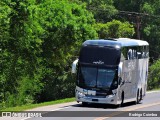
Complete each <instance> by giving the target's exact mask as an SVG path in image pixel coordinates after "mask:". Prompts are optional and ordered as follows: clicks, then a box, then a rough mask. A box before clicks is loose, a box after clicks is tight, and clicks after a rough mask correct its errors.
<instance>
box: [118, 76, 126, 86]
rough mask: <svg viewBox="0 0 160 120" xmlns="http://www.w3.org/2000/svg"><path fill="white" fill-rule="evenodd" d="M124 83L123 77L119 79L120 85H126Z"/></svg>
mask: <svg viewBox="0 0 160 120" xmlns="http://www.w3.org/2000/svg"><path fill="white" fill-rule="evenodd" d="M124 83H125V82H124V81H122V78H121V77H119V85H124Z"/></svg>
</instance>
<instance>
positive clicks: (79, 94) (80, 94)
mask: <svg viewBox="0 0 160 120" xmlns="http://www.w3.org/2000/svg"><path fill="white" fill-rule="evenodd" d="M77 93H78V97H84V96H85V94H84V93H83V92H80V91H77Z"/></svg>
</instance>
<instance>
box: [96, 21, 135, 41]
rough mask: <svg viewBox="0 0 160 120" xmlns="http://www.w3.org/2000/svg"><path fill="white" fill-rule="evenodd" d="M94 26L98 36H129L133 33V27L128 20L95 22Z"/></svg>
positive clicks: (102, 37)
mask: <svg viewBox="0 0 160 120" xmlns="http://www.w3.org/2000/svg"><path fill="white" fill-rule="evenodd" d="M95 28H96V30H97V33H98V35H99V38H101V39H104V38H119V37H131V36H133V34H134V29H133V26H132V25H131V24H129V23H128V22H124V23H123V22H120V21H118V20H113V21H111V22H107V23H106V24H103V23H98V24H95Z"/></svg>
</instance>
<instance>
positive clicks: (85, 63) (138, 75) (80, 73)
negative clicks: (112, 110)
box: [72, 38, 149, 105]
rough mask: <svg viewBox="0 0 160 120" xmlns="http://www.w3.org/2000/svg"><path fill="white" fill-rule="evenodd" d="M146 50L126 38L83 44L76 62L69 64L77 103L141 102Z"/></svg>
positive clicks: (146, 69) (143, 91)
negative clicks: (74, 84)
mask: <svg viewBox="0 0 160 120" xmlns="http://www.w3.org/2000/svg"><path fill="white" fill-rule="evenodd" d="M148 47H149V44H148V43H147V42H146V41H142V40H135V39H129V38H119V39H108V40H87V41H85V42H84V43H83V45H82V48H81V51H80V56H79V59H77V60H76V61H74V62H73V64H72V73H76V76H77V77H76V89H75V94H76V95H75V96H76V100H77V102H82V103H104V104H114V105H118V104H123V103H126V102H131V101H136V102H137V103H138V102H139V101H140V100H142V99H143V97H144V96H145V94H146V88H147V76H148V60H149V50H148V49H149V48H148ZM76 70H77V71H76Z"/></svg>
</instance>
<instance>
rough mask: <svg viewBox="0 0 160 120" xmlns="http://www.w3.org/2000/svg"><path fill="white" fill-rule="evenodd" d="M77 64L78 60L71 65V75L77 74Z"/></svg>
mask: <svg viewBox="0 0 160 120" xmlns="http://www.w3.org/2000/svg"><path fill="white" fill-rule="evenodd" d="M77 63H78V59H77V60H75V61H74V62H73V63H72V73H76V72H77Z"/></svg>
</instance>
